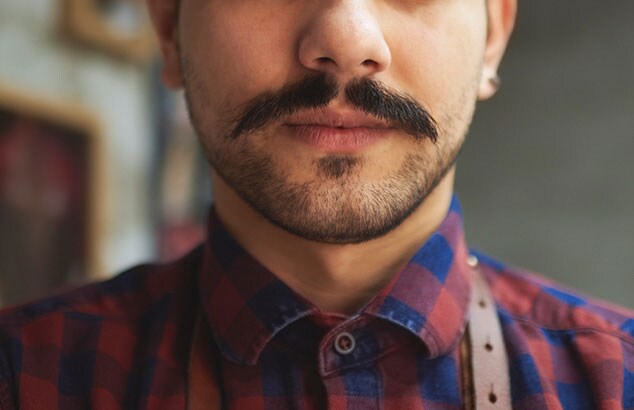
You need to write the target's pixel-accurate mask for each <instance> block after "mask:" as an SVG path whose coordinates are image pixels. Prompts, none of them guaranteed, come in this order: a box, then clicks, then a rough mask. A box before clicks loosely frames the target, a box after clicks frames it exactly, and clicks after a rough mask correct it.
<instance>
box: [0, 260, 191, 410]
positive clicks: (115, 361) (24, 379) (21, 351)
mask: <svg viewBox="0 0 634 410" xmlns="http://www.w3.org/2000/svg"><path fill="white" fill-rule="evenodd" d="M199 253H200V249H197V250H195V251H193V252H192V253H190V254H189V255H187V256H186V257H184V258H182V259H181V260H179V261H177V262H174V263H171V264H166V265H157V264H146V265H141V266H137V267H134V268H132V269H130V270H128V271H126V272H123V273H121V274H119V275H118V276H116V277H114V278H112V279H110V280H106V281H102V282H98V283H93V284H88V285H84V286H81V287H78V288H75V289H73V290H70V291H66V292H64V293H61V294H58V295H55V296H51V297H47V298H45V299H41V300H37V301H33V302H29V303H26V304H23V305H18V306H13V307H8V308H5V309H3V310H2V311H0V393H2V391H5V392H6V391H13V392H14V394H17V393H15V392H17V391H20V396H21V397H19V398H18V397H13V400H17V401H19V402H21V403H23V400H24V397H22V396H23V395H22V394H21V393H22V392H23V391H26V389H27V387H28V389H30V390H33V389H35V390H37V389H38V388H37V386H44V385H46V384H47V383H51V386H55V385H56V384H57V383H58V381H59V380H61V379H60V378H64V379H66V380H67V382H69V383H71V384H72V385H73V386H80V387H81V386H82V381H81V380H82V379H85V380H86V379H87V378H88V379H89V378H90V377H98V376H94V375H96V374H100V373H101V370H99V368H101V369H102V370H103V371H104V372H103V373H104V376H103V377H104V383H109V384H113V383H115V384H116V383H127V382H129V380H127V379H128V376H130V377H132V374H133V372H134V371H135V370H134V368H133V367H134V366H137V365H141V363H140V362H139V363H137V362H138V360H139V359H140V358H136V357H135V355H137V354H139V353H142V355H146V354H147V355H148V356H151V355H154V354H155V353H154V352H157V353H156V354H157V355H161V356H162V357H161V360H164V361H166V362H169V361H171V359H172V358H171V356H172V355H173V354H176V353H175V351H174V349H171V350H170V351H169V352H163V351H162V350H165V349H166V347H165V346H163V345H164V344H165V343H167V344H169V345H170V346H171V345H173V344H174V343H175V342H174V340H177V339H178V338H179V337H181V336H178V335H179V331H178V329H179V327H180V326H182V325H186V323H183V322H184V321H186V320H188V318H189V316H191V312H190V310H191V308H192V304H193V303H194V302H195V300H196V298H195V294H194V292H195V278H196V276H195V273H196V272H197V270H198V269H197V266H195V265H196V264H198V263H199V261H200V259H201V258H200V255H199ZM182 337H185V336H182ZM147 359H148V360H150V358H149V357H148V358H147ZM108 369H110V370H108ZM113 369H119V370H117V371H116V372H115V373H116V374H120V376H121V377H120V379H121V380H117V381H112V380H111V381H107V378H108V377H111V376H107V375H106V373H112V370H113ZM124 369H127V371H126V372H123V373H122V371H123V370H124ZM124 373H125V374H124ZM128 373H130V374H128ZM113 374H114V373H113ZM82 375H83V376H82ZM88 376H90V377H88ZM42 383H44V384H42ZM92 383H96V381H95V380H93V381H92ZM18 385H19V386H20V388H17V386H18ZM34 386H36V387H34ZM58 387H59V388H60V389H61V388H62V387H60V386H58ZM84 387H86V388H89V386H84ZM73 388H75V387H73ZM47 391H48V388H47ZM123 391H125V390H123ZM7 400H9V399H7V398H2V397H0V408H5V407H4V406H3V403H2V402H3V401H5V402H6V401H7ZM5 406H6V405H5ZM9 408H10V407H9Z"/></svg>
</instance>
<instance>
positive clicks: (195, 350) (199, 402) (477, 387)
mask: <svg viewBox="0 0 634 410" xmlns="http://www.w3.org/2000/svg"><path fill="white" fill-rule="evenodd" d="M469 264H470V265H471V267H472V268H473V285H472V291H471V292H472V294H471V304H470V306H469V310H470V314H471V319H470V321H469V326H468V331H467V332H466V334H465V338H464V340H463V343H462V344H461V346H460V350H461V356H462V358H463V363H462V366H463V369H464V370H465V372H464V373H463V390H464V398H465V404H466V409H468V410H471V409H476V410H483V409H484V410H493V409H500V410H501V409H504V410H508V409H511V389H510V377H509V368H508V359H507V355H506V349H505V347H504V339H503V337H502V326H501V324H500V321H499V318H498V316H497V312H496V309H495V302H494V300H493V297H492V295H491V292H490V291H489V288H488V286H487V283H486V281H485V279H484V277H483V276H482V273H480V271H479V267H478V263H477V259H475V258H473V257H471V258H470V259H469ZM214 343H215V342H214V339H213V337H212V335H211V333H210V331H209V326H207V325H206V323H204V320H203V318H202V316H201V315H199V317H198V318H197V320H196V324H195V326H194V333H193V336H192V344H191V349H190V354H189V365H188V383H187V409H188V410H214V409H221V407H222V392H221V391H220V383H219V380H218V377H219V375H218V374H216V373H217V369H218V368H217V360H218V358H217V356H216V354H217V351H216V349H215V345H214Z"/></svg>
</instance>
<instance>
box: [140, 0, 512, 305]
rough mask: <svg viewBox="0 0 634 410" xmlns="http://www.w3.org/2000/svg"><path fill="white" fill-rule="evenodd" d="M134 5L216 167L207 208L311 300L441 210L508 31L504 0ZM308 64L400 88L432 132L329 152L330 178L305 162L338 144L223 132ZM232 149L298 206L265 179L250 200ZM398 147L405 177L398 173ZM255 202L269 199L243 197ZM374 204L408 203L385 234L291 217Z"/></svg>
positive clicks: (395, 264)
mask: <svg viewBox="0 0 634 410" xmlns="http://www.w3.org/2000/svg"><path fill="white" fill-rule="evenodd" d="M148 6H149V10H150V14H151V16H152V20H153V23H154V26H155V29H156V32H157V35H158V38H159V41H160V45H161V50H162V53H163V58H164V68H163V79H164V82H165V83H166V84H167V85H168V86H170V87H172V88H181V87H184V88H185V90H186V94H187V98H188V103H189V108H190V113H191V115H192V118H193V122H194V125H195V127H196V129H197V131H198V134H199V137H200V138H201V142H202V145H203V147H204V148H205V151H206V154H207V157H208V158H209V160H210V162H211V163H212V166H213V167H214V169H215V172H213V174H212V180H213V185H214V198H215V207H216V211H217V213H218V216H219V217H220V219H221V220H222V221H223V223H224V224H225V225H226V227H227V229H228V230H229V232H230V233H231V234H232V235H233V236H234V237H235V238H236V239H237V240H238V242H239V243H240V244H241V245H242V246H243V247H244V248H245V249H246V250H247V251H248V252H249V253H250V254H251V255H253V256H254V257H255V258H256V259H257V260H258V261H260V263H262V264H263V265H264V266H265V267H267V268H268V269H269V270H270V271H271V272H273V273H274V274H276V275H277V276H278V277H279V278H280V279H281V280H283V281H284V282H285V283H286V284H287V285H289V286H290V287H291V288H292V289H294V290H295V291H296V292H297V293H299V294H300V295H302V296H303V297H305V298H306V299H308V300H309V301H311V302H312V303H313V304H315V305H316V306H318V307H319V308H321V309H322V310H324V311H328V312H338V313H344V314H351V313H353V312H355V311H356V310H358V309H359V308H360V307H362V306H363V305H364V304H365V303H367V302H368V301H369V300H370V299H371V298H372V297H373V296H374V295H375V294H376V292H378V291H379V290H380V289H381V288H382V287H383V286H385V285H386V284H387V283H388V282H389V281H390V279H391V278H392V277H393V276H394V275H395V274H396V273H397V272H398V270H399V269H401V268H402V267H403V266H404V265H405V264H406V263H407V261H408V260H409V259H410V258H411V256H412V255H413V254H414V252H415V251H416V250H417V249H418V248H420V246H421V245H422V244H423V243H424V242H425V241H426V240H427V239H428V237H429V236H430V235H431V233H433V232H434V230H435V229H436V228H437V227H438V226H439V224H440V223H441V222H442V220H443V218H444V216H445V215H446V213H447V210H448V208H449V204H450V201H451V195H452V191H453V182H454V175H455V165H454V160H455V157H456V156H457V154H458V152H459V150H460V147H461V146H462V144H463V142H464V139H465V136H466V134H467V131H468V127H469V124H470V122H471V119H472V117H473V113H474V109H475V104H476V101H477V100H478V99H480V100H484V99H487V98H489V97H491V96H492V95H493V94H494V93H495V91H496V87H495V86H494V85H493V84H492V83H491V81H490V80H491V78H492V77H494V76H495V73H496V72H497V68H498V65H499V63H500V60H501V58H502V55H503V52H504V49H505V47H506V44H507V41H508V38H509V36H510V33H511V31H512V28H513V23H514V19H515V12H516V0H487V1H482V0H323V1H321V0H320V1H314V0H294V1H289V0H231V1H229V0H181V2H180V4H179V2H178V1H177V0H148ZM315 73H325V74H328V75H330V76H331V77H332V78H334V79H335V80H336V81H337V83H338V84H340V85H341V86H342V87H343V86H345V85H346V84H347V83H349V82H350V81H352V80H354V79H358V78H371V79H373V80H376V81H378V82H380V83H381V84H383V85H385V86H386V87H388V88H389V89H390V90H394V91H395V92H398V93H401V94H406V95H407V96H409V97H410V98H412V99H413V100H415V101H416V102H418V103H419V104H420V105H421V106H422V107H425V108H426V109H427V110H428V112H429V113H430V114H431V115H432V116H433V118H435V119H436V122H437V125H438V127H439V138H438V140H437V142H435V143H434V142H432V141H431V140H429V139H424V140H422V141H416V140H414V139H413V138H411V136H409V135H407V133H405V132H404V131H403V130H400V129H398V128H394V129H390V130H388V131H387V132H386V135H385V136H384V137H383V138H380V140H378V141H377V142H376V143H374V144H371V145H370V146H368V147H364V148H363V149H359V150H355V151H354V152H345V153H343V155H344V156H346V157H348V158H354V159H355V160H356V165H355V166H354V167H351V169H350V170H349V172H347V173H345V175H343V176H341V175H339V176H338V177H333V176H328V175H324V173H323V172H320V169H319V166H318V164H319V161H320V160H321V159H323V158H327V157H332V156H334V155H335V154H336V155H339V156H341V155H342V154H341V153H333V152H330V151H329V150H324V149H320V148H316V147H313V146H309V145H307V144H305V143H303V142H301V141H297V139H296V138H293V134H292V133H290V135H289V132H288V130H287V129H286V128H285V127H284V124H283V121H281V122H279V121H278V122H273V123H271V124H268V125H267V126H265V127H264V128H262V129H260V130H258V131H257V132H254V133H252V134H249V135H246V136H242V137H241V138H240V139H238V140H237V141H231V140H229V139H228V138H227V135H229V134H230V133H231V131H232V129H233V127H234V126H235V119H236V115H237V114H239V113H240V110H241V109H242V107H244V106H245V105H246V104H248V103H249V102H250V101H252V100H253V99H254V98H256V97H258V96H259V95H261V94H262V93H266V92H270V91H275V90H278V89H281V88H282V87H284V86H285V85H288V84H292V83H295V82H298V81H300V80H301V79H302V78H304V77H305V76H306V75H307V74H315ZM328 108H330V109H333V110H335V111H337V112H343V113H345V112H346V110H349V109H350V106H349V104H348V102H347V101H346V98H345V96H343V95H341V94H340V95H338V96H337V97H336V98H335V99H334V100H333V101H331V102H330V103H329V105H328ZM245 153H249V154H250V155H251V156H253V157H255V158H261V159H262V158H265V159H267V160H268V163H269V165H270V168H271V170H270V172H269V173H266V174H265V173H262V172H260V173H258V174H257V175H259V178H264V179H265V180H266V181H269V180H279V181H280V183H281V184H280V185H281V186H282V187H283V188H289V189H290V187H303V189H302V192H304V193H305V197H303V200H304V203H307V204H308V206H307V207H305V208H301V209H299V210H297V209H298V208H297V206H295V205H296V204H293V203H291V204H290V205H289V201H288V200H284V201H281V200H279V198H280V196H275V193H271V192H267V191H266V190H264V191H256V192H252V193H251V196H250V195H249V192H248V189H247V188H248V184H247V183H245V181H247V182H251V181H252V180H249V179H248V178H247V177H244V175H242V176H241V175H240V174H241V170H243V169H244V168H245V167H246V166H247V165H248V164H246V163H245V161H244V158H245V155H244V154H245ZM412 155H415V156H416V158H417V162H416V166H415V167H410V168H411V169H414V170H415V172H410V173H409V174H407V175H405V176H403V175H404V173H403V172H402V171H403V170H404V169H408V168H407V158H411V157H412ZM259 171H262V170H259ZM262 175H264V177H262ZM395 175H400V177H399V178H400V179H396V181H397V182H393V181H395V178H394V176H395ZM256 178H257V177H256ZM390 181H392V182H390ZM245 187H247V188H245ZM400 193H410V194H411V195H410V196H409V197H408V198H409V199H408V200H407V201H405V200H402V201H401V200H400V199H402V198H400V199H399V196H407V195H406V194H403V195H401V194H400ZM258 198H264V199H265V200H264V201H263V203H264V204H266V206H267V207H268V209H262V208H261V207H259V206H258V205H257V204H255V205H254V201H255V200H257V199H258ZM269 198H270V200H269ZM399 201H400V202H399ZM290 202H292V201H290ZM377 203H383V204H384V203H388V204H395V205H394V207H398V208H400V209H403V210H407V212H403V215H402V218H400V219H398V221H397V222H396V223H395V224H394V225H395V226H392V229H390V230H389V231H388V232H387V233H385V232H382V233H381V234H377V235H373V236H371V237H362V236H360V235H357V236H356V237H353V236H345V235H343V234H342V235H339V236H335V235H329V236H321V237H319V236H316V234H315V232H310V231H308V230H304V231H301V232H297V230H294V228H295V227H298V226H300V225H299V222H298V221H309V222H312V223H308V224H307V225H308V226H310V225H315V226H316V228H315V229H318V228H319V227H320V226H321V225H320V223H322V222H323V223H322V225H323V227H329V226H336V224H337V223H341V221H342V220H344V221H345V220H350V221H358V222H359V224H358V225H359V226H362V225H367V224H368V223H369V222H368V219H367V215H371V216H373V217H376V218H374V219H381V218H384V219H385V218H387V215H386V212H385V209H387V208H388V206H383V207H379V206H377V205H376V204H377ZM351 204H354V205H351ZM275 218H277V220H275ZM337 218H339V219H337ZM363 218H366V219H363Z"/></svg>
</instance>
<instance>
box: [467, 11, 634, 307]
mask: <svg viewBox="0 0 634 410" xmlns="http://www.w3.org/2000/svg"><path fill="white" fill-rule="evenodd" d="M519 3H520V4H519V6H520V10H519V21H518V24H517V28H516V32H515V34H514V37H513V39H512V41H511V44H510V46H509V50H508V54H507V56H506V58H505V61H504V62H503V64H502V69H501V76H502V81H503V85H502V88H501V90H500V93H499V94H498V95H497V96H496V97H494V99H493V100H491V101H489V102H486V103H483V104H481V105H480V106H479V111H478V112H477V113H476V116H475V120H474V123H473V126H472V132H471V134H470V136H469V139H468V142H467V144H466V147H465V149H464V152H463V155H462V158H461V160H460V161H459V166H458V174H459V175H458V183H457V185H458V188H457V190H458V192H459V193H460V194H461V199H462V205H463V208H464V210H465V214H466V225H467V233H468V237H469V241H470V244H471V246H476V247H478V248H480V249H482V250H485V251H486V252H487V253H489V254H493V255H495V256H496V257H499V258H501V259H503V260H504V261H506V262H508V263H509V264H515V265H519V266H524V267H528V268H531V269H534V270H537V271H539V272H543V273H544V274H547V275H548V276H549V277H552V278H554V279H556V280H558V281H560V282H563V283H565V284H567V285H570V286H573V287H575V288H579V289H582V290H583V291H585V292H586V293H587V294H591V295H594V296H597V297H602V298H607V299H610V300H613V301H615V302H618V303H619V304H624V305H628V306H630V307H634V80H633V78H632V75H633V74H634V2H631V1H627V0H607V1H603V2H597V1H592V0H557V1H552V0H528V1H519Z"/></svg>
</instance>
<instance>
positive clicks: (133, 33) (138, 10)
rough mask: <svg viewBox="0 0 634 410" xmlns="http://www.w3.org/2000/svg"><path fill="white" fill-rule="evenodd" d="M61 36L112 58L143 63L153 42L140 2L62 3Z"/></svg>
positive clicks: (152, 49) (84, 0)
mask: <svg viewBox="0 0 634 410" xmlns="http://www.w3.org/2000/svg"><path fill="white" fill-rule="evenodd" d="M61 4H62V7H63V10H62V14H61V15H62V29H63V32H64V33H65V34H66V35H67V36H68V37H70V38H71V39H73V40H76V41H78V42H79V43H82V44H85V45H88V46H92V47H96V48H98V49H100V50H102V51H104V52H107V53H111V54H113V55H116V56H119V57H123V58H127V59H131V60H135V61H138V62H144V61H147V60H148V59H149V58H150V57H151V56H152V55H153V54H154V52H155V48H156V47H155V41H154V35H153V32H152V27H151V23H150V19H149V16H148V15H147V10H146V7H145V2H144V0H62V3H61Z"/></svg>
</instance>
